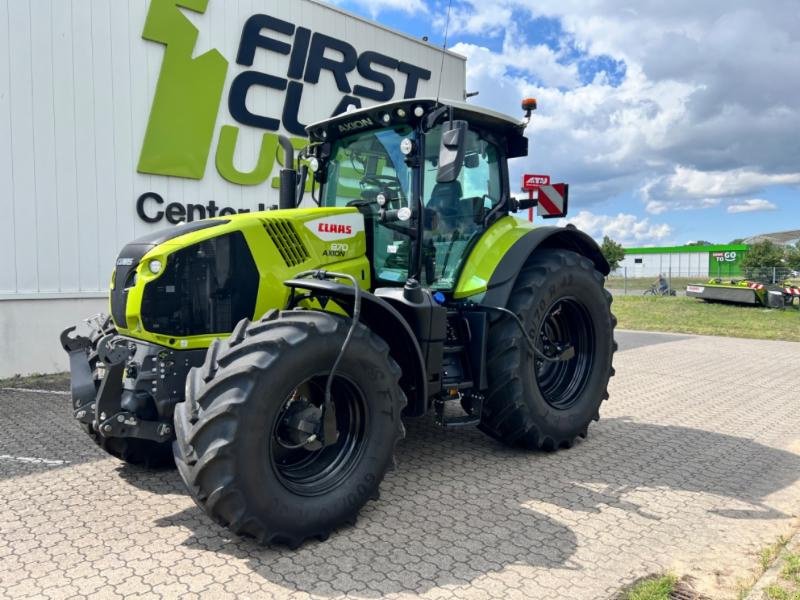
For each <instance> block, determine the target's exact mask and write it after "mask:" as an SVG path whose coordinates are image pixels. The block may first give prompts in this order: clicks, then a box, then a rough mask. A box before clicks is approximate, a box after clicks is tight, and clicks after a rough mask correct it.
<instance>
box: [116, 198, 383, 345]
mask: <svg viewBox="0 0 800 600" xmlns="http://www.w3.org/2000/svg"><path fill="white" fill-rule="evenodd" d="M343 215H353V217H356V218H357V219H361V220H362V221H363V217H362V216H361V214H360V213H359V212H358V211H357V209H355V208H306V209H293V210H281V211H264V212H254V213H244V214H239V215H232V216H226V217H220V218H219V219H216V220H221V221H226V220H227V221H228V222H227V223H223V224H222V225H219V226H217V227H210V228H207V229H201V230H198V231H193V232H190V233H187V234H185V235H182V236H179V237H176V238H173V239H171V240H169V241H167V242H164V243H162V244H159V245H158V246H156V247H155V248H153V249H151V250H150V251H149V252H147V253H146V254H145V255H144V256H143V257H142V259H141V261H140V263H139V265H138V266H137V267H136V282H135V284H134V285H133V287H131V288H129V289H128V298H127V303H126V308H125V314H126V319H127V327H125V328H122V327H118V331H119V333H120V334H122V335H127V336H130V337H133V338H138V339H141V340H145V341H149V342H153V343H156V344H160V345H163V346H167V347H173V348H178V349H182V350H186V349H195V348H206V347H208V346H209V345H210V344H211V342H212V341H213V340H214V339H216V338H219V337H227V336H228V335H230V332H229V331H220V332H219V333H216V334H212V335H198V336H189V337H182V338H181V337H174V336H170V335H163V334H158V333H154V332H151V331H147V330H146V329H145V327H144V325H143V323H142V319H141V306H142V299H143V295H144V289H145V286H146V285H147V284H149V283H151V282H153V281H155V280H156V279H158V277H160V276H161V275H162V274H163V273H165V272H166V265H167V264H168V262H169V260H170V255H171V254H173V253H175V252H177V251H178V250H181V249H183V248H186V247H187V246H191V245H194V244H197V243H199V242H203V241H205V240H209V239H211V238H215V237H218V236H222V235H225V234H228V233H231V232H234V231H239V232H241V233H242V235H244V238H245V241H246V242H247V245H248V247H249V248H250V251H251V252H252V255H253V260H254V261H255V265H256V268H257V270H258V276H259V282H258V294H257V297H256V306H255V311H254V314H253V315H252V317H253V318H259V317H260V316H261V315H263V314H264V313H265V312H267V311H268V310H270V309H273V308H277V309H282V308H284V307H285V306H286V303H287V301H288V298H289V288H287V287H286V286H284V285H283V282H284V281H286V280H288V279H292V278H293V277H294V276H295V275H296V274H297V273H300V272H302V271H307V270H310V269H317V268H324V269H326V270H330V271H336V272H340V273H347V274H349V275H352V276H353V277H355V278H356V280H357V281H358V282H359V285H360V287H362V288H363V289H365V290H368V289H370V287H371V280H370V265H369V261H368V260H367V257H366V252H367V242H366V235H365V233H364V231H363V227H360V228H358V227H355V228H354V230H353V235H352V236H351V237H346V238H343V239H337V240H335V241H323V240H322V239H320V237H318V235H316V234H315V233H314V231H312V228H311V227H309V226H307V224H309V222H315V221H317V220H318V219H321V218H325V217H337V216H338V217H341V216H343ZM270 221H283V222H284V223H285V224H287V223H288V225H289V226H290V227H292V228H293V229H294V231H295V232H296V234H297V236H298V237H299V238H300V240H301V241H302V243H303V245H304V246H305V248H306V250H307V252H308V257H307V258H306V260H305V261H303V262H300V263H298V264H295V265H294V266H292V267H289V266H287V263H286V261H285V260H284V258H283V257H282V255H281V253H280V251H279V250H278V247H277V246H276V245H275V243H273V241H272V238H271V237H270V235H269V234H268V233H267V230H266V228H265V224H266V223H268V222H270ZM312 224H315V223H312ZM323 237H324V236H323ZM332 245H334V246H335V248H336V250H335V251H334V252H331V246H332ZM153 259H157V260H159V261H161V262H162V264H163V265H165V268H162V270H161V272H160V273H159V274H158V275H155V274H153V273H151V272H150V269H149V266H148V265H149V263H150V261H151V260H153ZM112 282H113V277H112ZM112 285H113V283H112Z"/></svg>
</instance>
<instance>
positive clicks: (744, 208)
mask: <svg viewBox="0 0 800 600" xmlns="http://www.w3.org/2000/svg"><path fill="white" fill-rule="evenodd" d="M777 209H778V207H777V206H775V204H774V203H772V202H770V201H769V200H763V199H761V198H752V199H750V200H743V201H741V202H737V203H736V204H731V205H730V206H728V212H729V213H743V212H757V211H762V210H777Z"/></svg>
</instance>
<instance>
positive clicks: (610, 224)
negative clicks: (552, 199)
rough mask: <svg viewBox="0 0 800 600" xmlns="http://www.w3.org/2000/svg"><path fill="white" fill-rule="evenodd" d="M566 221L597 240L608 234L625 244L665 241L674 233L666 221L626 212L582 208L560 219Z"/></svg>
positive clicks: (561, 222)
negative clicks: (611, 213) (613, 212)
mask: <svg viewBox="0 0 800 600" xmlns="http://www.w3.org/2000/svg"><path fill="white" fill-rule="evenodd" d="M566 223H572V224H573V225H575V226H576V227H577V228H578V229H580V230H582V231H585V232H586V233H588V234H589V235H591V236H592V237H593V238H595V239H597V240H600V239H602V237H603V236H606V235H607V236H608V237H610V238H611V239H613V240H614V241H617V242H619V243H621V244H622V245H623V246H632V245H644V244H656V243H663V242H664V241H665V240H666V239H667V238H669V237H670V236H671V235H672V228H671V227H670V226H669V225H667V224H666V223H652V222H651V221H650V219H648V218H644V219H640V218H639V217H637V216H636V215H631V214H626V213H619V214H617V215H614V216H611V215H600V214H595V213H593V212H590V211H588V210H582V211H580V212H579V213H578V214H577V215H575V216H572V217H567V218H566V219H559V224H561V225H564V224H566Z"/></svg>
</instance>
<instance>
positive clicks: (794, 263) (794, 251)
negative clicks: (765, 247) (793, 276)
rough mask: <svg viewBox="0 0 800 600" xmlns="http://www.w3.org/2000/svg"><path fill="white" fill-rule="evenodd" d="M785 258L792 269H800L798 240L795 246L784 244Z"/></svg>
mask: <svg viewBox="0 0 800 600" xmlns="http://www.w3.org/2000/svg"><path fill="white" fill-rule="evenodd" d="M785 260H786V266H787V267H789V268H790V269H791V270H792V271H800V242H798V243H797V245H796V246H786V256H785Z"/></svg>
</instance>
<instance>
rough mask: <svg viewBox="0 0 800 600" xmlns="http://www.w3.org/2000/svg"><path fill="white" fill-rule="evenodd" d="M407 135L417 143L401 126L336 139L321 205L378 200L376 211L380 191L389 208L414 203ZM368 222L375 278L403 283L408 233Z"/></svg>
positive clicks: (408, 252) (372, 220)
mask: <svg viewBox="0 0 800 600" xmlns="http://www.w3.org/2000/svg"><path fill="white" fill-rule="evenodd" d="M405 138H408V139H409V140H412V141H415V140H416V133H415V132H414V130H413V129H412V128H411V127H408V126H405V125H403V126H398V127H393V128H386V129H378V130H372V131H364V132H362V133H357V134H354V135H351V136H348V137H346V138H342V139H341V140H338V141H337V142H336V143H335V145H334V146H333V151H332V155H331V159H330V161H329V162H328V172H327V183H326V184H325V188H324V193H323V197H322V205H323V206H352V205H353V204H354V203H357V202H365V201H366V202H369V203H370V204H372V203H374V204H373V206H374V210H375V214H376V215H377V208H378V202H377V201H378V196H379V195H380V196H382V198H381V199H382V201H383V202H384V207H385V208H386V209H387V210H396V209H399V208H403V207H411V202H412V199H411V190H412V177H413V169H411V168H409V167H408V165H406V162H405V156H404V155H403V153H402V152H401V150H400V144H401V142H402V141H403V140H404V139H405ZM412 208H413V207H412ZM370 222H371V224H370ZM366 225H367V227H368V228H371V229H372V240H373V244H372V246H373V256H372V265H373V267H374V271H375V277H376V278H377V279H378V280H379V281H382V282H385V283H394V284H397V283H402V282H403V281H405V280H406V279H407V278H408V272H409V261H410V257H411V243H412V242H411V240H410V238H409V236H408V235H404V234H403V232H402V231H399V230H398V229H396V228H392V227H390V226H387V225H384V224H382V223H381V222H380V221H379V219H377V218H373V219H368V220H367V224H366Z"/></svg>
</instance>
